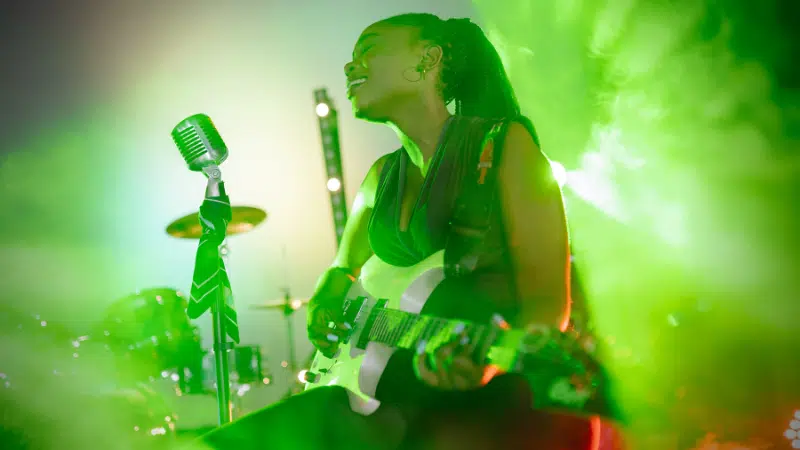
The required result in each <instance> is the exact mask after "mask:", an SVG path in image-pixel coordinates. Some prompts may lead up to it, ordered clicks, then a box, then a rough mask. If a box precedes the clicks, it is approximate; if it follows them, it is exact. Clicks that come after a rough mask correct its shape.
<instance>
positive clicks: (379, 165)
mask: <svg viewBox="0 0 800 450" xmlns="http://www.w3.org/2000/svg"><path fill="white" fill-rule="evenodd" d="M394 154H395V152H392V153H387V154H385V155H383V156H381V157H380V158H378V159H377V160H376V161H375V162H374V163H372V167H370V168H369V172H367V175H366V176H365V177H364V181H363V182H362V183H361V188H360V189H359V193H360V194H361V195H363V196H364V203H365V204H366V205H367V206H368V207H370V208H371V207H372V206H374V204H375V194H376V192H377V190H378V184H379V183H380V178H381V172H382V171H383V167H384V166H385V165H386V162H387V161H389V160H391V159H392V157H393V156H394Z"/></svg>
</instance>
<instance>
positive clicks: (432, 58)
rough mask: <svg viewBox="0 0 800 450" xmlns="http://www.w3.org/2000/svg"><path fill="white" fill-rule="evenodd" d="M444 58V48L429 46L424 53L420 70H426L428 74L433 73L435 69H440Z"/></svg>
mask: <svg viewBox="0 0 800 450" xmlns="http://www.w3.org/2000/svg"><path fill="white" fill-rule="evenodd" d="M443 56H444V51H443V50H442V46H440V45H435V44H430V45H427V46H426V47H425V49H424V50H423V51H422V61H420V68H422V69H425V71H427V72H430V71H432V70H433V69H434V68H435V67H438V66H439V65H440V64H441V63H442V57H443Z"/></svg>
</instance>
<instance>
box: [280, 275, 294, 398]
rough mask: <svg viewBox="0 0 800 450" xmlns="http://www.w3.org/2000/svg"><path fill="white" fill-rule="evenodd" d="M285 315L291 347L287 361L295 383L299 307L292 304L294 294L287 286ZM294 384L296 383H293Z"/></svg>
mask: <svg viewBox="0 0 800 450" xmlns="http://www.w3.org/2000/svg"><path fill="white" fill-rule="evenodd" d="M283 300H284V303H283V317H284V319H286V339H287V345H288V347H289V357H288V361H287V368H288V369H289V373H290V374H291V378H290V382H291V383H294V378H295V377H296V376H297V373H296V371H297V355H296V350H295V346H294V317H293V316H294V313H295V311H297V308H295V307H294V305H293V304H292V296H291V294H290V292H289V289H288V288H286V289H284V291H283ZM291 386H294V384H291ZM294 393H295V392H294V389H289V392H287V393H286V394H285V395H284V398H287V397H291V396H292V395H293V394H294Z"/></svg>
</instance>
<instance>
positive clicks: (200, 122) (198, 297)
mask: <svg viewBox="0 0 800 450" xmlns="http://www.w3.org/2000/svg"><path fill="white" fill-rule="evenodd" d="M172 139H173V140H174V141H175V145H176V146H177V147H178V150H179V151H180V152H181V156H182V157H183V159H184V161H186V165H187V166H188V167H189V170H191V171H193V172H203V173H204V174H205V175H206V177H207V178H208V184H207V185H206V195H205V200H204V201H203V206H201V207H200V214H199V217H200V224H201V225H202V227H203V235H202V236H201V238H200V244H199V245H198V250H197V258H196V260H195V271H194V275H193V277H192V292H191V297H190V301H189V305H188V307H187V309H186V313H187V315H188V316H189V318H190V319H196V318H198V317H200V316H201V315H202V314H203V313H204V312H205V311H207V310H208V309H211V316H212V323H213V334H214V347H213V349H214V359H215V363H216V380H217V403H218V406H219V424H220V425H224V424H226V423H229V422H231V420H232V417H231V416H232V414H231V393H230V374H229V372H228V350H229V346H228V340H227V338H228V336H229V335H230V336H231V338H232V339H233V340H234V342H238V341H239V331H238V325H237V323H236V312H235V310H234V309H233V305H232V302H229V301H228V297H229V296H230V282H229V280H228V276H227V272H226V271H225V267H224V263H223V262H222V255H221V253H220V246H221V245H223V241H224V240H225V232H226V228H227V225H228V222H229V221H230V220H231V205H230V200H229V199H228V196H227V195H226V193H225V185H224V183H223V182H222V172H221V171H220V169H219V166H220V165H221V164H222V162H223V161H225V159H227V157H228V147H227V146H226V145H225V142H224V141H223V140H222V137H221V136H220V135H219V132H218V131H217V129H216V127H215V126H214V123H213V122H211V119H210V118H209V117H208V116H207V115H205V114H195V115H193V116H190V117H187V118H186V119H184V120H182V121H181V122H180V123H179V124H178V125H176V126H175V128H173V130H172ZM209 243H212V244H216V245H215V246H213V247H214V248H212V245H208V244H209ZM209 249H211V251H210V252H209ZM212 278H213V280H212Z"/></svg>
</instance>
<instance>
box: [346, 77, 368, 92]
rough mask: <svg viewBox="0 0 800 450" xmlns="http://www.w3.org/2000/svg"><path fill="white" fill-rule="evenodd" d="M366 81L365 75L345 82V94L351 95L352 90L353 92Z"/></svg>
mask: <svg viewBox="0 0 800 450" xmlns="http://www.w3.org/2000/svg"><path fill="white" fill-rule="evenodd" d="M366 81H367V78H366V77H363V78H357V79H355V80H351V81H348V82H347V95H348V96H352V95H353V92H355V90H356V88H358V87H359V86H361V85H362V84H364V83H365V82H366Z"/></svg>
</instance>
